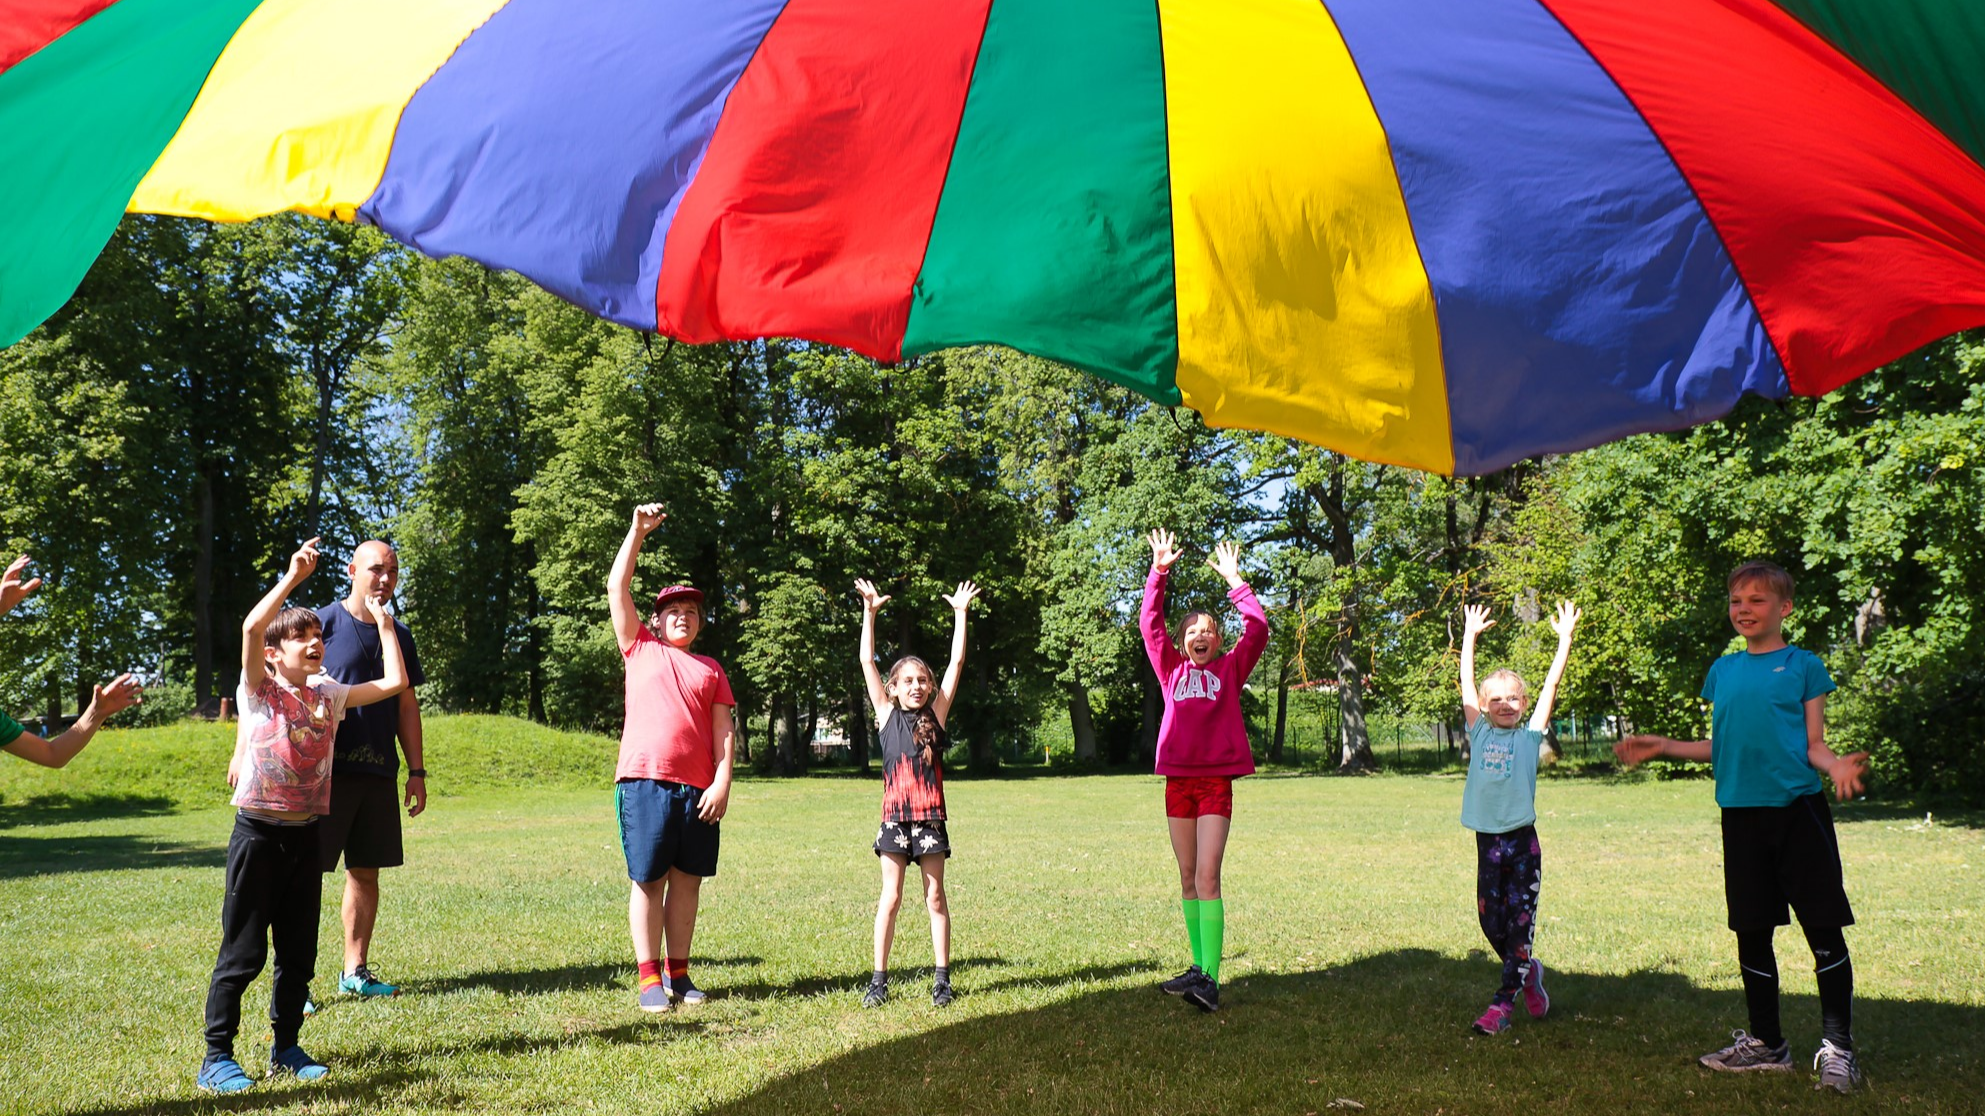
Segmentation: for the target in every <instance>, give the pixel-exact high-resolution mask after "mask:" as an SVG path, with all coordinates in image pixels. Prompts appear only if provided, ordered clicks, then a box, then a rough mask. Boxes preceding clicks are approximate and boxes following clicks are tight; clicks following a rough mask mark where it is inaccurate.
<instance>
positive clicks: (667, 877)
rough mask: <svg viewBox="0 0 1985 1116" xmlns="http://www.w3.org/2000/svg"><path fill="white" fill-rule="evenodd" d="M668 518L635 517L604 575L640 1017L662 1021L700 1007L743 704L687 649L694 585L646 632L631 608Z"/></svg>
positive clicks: (663, 606) (674, 589)
mask: <svg viewBox="0 0 1985 1116" xmlns="http://www.w3.org/2000/svg"><path fill="white" fill-rule="evenodd" d="M666 518H668V517H667V515H665V514H664V513H663V511H662V506H661V505H660V504H642V505H640V506H639V507H637V508H635V509H634V521H633V523H632V524H630V525H629V526H628V529H627V538H626V539H625V540H623V541H622V542H621V544H620V553H619V554H617V555H615V556H614V560H613V571H612V572H611V573H610V574H608V575H607V604H608V607H609V609H610V611H611V612H612V614H613V634H614V638H615V639H616V640H617V641H618V642H619V643H620V654H621V656H622V658H623V659H624V660H625V666H626V670H627V719H626V721H625V722H624V724H623V727H622V729H621V734H620V762H619V764H618V765H617V766H616V768H615V771H614V804H615V808H616V812H617V813H618V814H619V817H620V845H621V851H622V852H624V853H625V854H626V856H627V876H628V878H629V879H630V880H632V881H633V887H632V888H631V889H630V891H629V893H628V899H627V926H628V931H629V933H630V934H632V936H633V938H634V960H635V961H636V962H637V963H638V965H639V967H640V977H639V980H638V990H637V997H638V1001H639V1003H640V1005H641V1010H643V1011H667V1010H668V1009H669V1003H670V1001H671V1000H680V1001H682V1002H683V1003H684V1004H700V1003H702V1002H703V1000H704V995H703V992H702V990H701V989H699V988H697V987H696V985H695V984H693V983H691V982H690V979H689V942H690V938H691V937H692V936H693V935H694V934H695V932H696V903H697V899H698V897H699V896H700V895H701V892H702V886H703V880H704V878H705V877H708V876H714V875H716V874H717V838H718V832H717V823H718V822H719V821H720V820H722V818H723V816H724V810H725V808H726V807H727V806H728V805H729V801H730V794H731V748H732V735H731V708H732V707H733V706H735V705H736V704H737V699H736V698H734V697H732V696H731V683H730V679H729V678H727V677H726V676H725V674H724V668H723V667H721V666H719V665H717V661H716V660H715V659H712V658H710V657H708V656H705V655H697V654H693V653H691V652H690V650H689V645H690V644H691V643H693V642H695V640H696V635H697V632H699V631H700V630H701V629H702V627H703V594H702V593H701V592H699V591H697V590H696V589H694V588H691V587H690V586H687V585H674V586H670V587H669V588H667V589H664V590H662V591H661V592H660V593H659V594H657V595H656V597H655V604H654V607H653V608H652V609H650V610H649V614H648V617H647V620H646V621H645V622H644V621H643V620H642V618H641V615H640V613H639V611H638V610H637V608H636V605H635V603H634V592H633V588H632V585H633V581H634V561H635V559H636V558H637V557H639V555H640V553H641V544H642V542H644V541H645V540H646V539H647V537H648V535H649V533H650V532H652V531H654V530H655V528H657V527H659V526H661V525H662V520H664V519H666ZM664 943H666V944H667V947H668V949H667V952H666V953H664V952H663V949H662V946H663V945H664ZM665 958H666V960H667V961H668V971H667V973H666V975H665V974H664V973H663V971H662V961H663V959H665Z"/></svg>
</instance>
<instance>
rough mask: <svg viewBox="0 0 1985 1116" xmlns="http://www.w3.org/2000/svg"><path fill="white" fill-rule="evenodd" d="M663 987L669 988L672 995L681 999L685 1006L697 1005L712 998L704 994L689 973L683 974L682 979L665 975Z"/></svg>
mask: <svg viewBox="0 0 1985 1116" xmlns="http://www.w3.org/2000/svg"><path fill="white" fill-rule="evenodd" d="M662 987H663V988H666V989H668V990H669V995H670V996H672V997H674V998H675V999H678V1000H681V1001H682V1004H683V1006H684V1007H695V1006H696V1005H697V1004H700V1003H702V1002H703V1001H705V1000H707V999H709V998H710V997H709V996H707V995H705V994H704V992H703V990H702V989H701V988H698V987H696V985H695V983H694V982H692V981H691V980H690V979H689V974H688V973H684V974H682V979H681V980H677V979H675V978H674V977H670V976H665V977H663V978H662Z"/></svg>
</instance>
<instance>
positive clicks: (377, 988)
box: [338, 965, 400, 996]
mask: <svg viewBox="0 0 1985 1116" xmlns="http://www.w3.org/2000/svg"><path fill="white" fill-rule="evenodd" d="M338 991H340V992H343V993H345V994H346V995H350V996H397V995H399V994H400V988H399V986H398V985H396V984H387V983H386V982H385V981H383V980H380V979H379V978H378V977H376V976H374V975H372V966H370V965H360V966H359V967H358V968H356V969H353V970H352V971H351V972H348V973H345V974H343V975H341V976H340V977H338Z"/></svg>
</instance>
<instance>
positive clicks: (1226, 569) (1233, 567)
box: [1206, 541, 1241, 585]
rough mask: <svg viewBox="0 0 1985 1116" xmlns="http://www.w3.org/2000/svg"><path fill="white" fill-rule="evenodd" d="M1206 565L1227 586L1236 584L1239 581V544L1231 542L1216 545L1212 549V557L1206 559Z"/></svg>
mask: <svg viewBox="0 0 1985 1116" xmlns="http://www.w3.org/2000/svg"><path fill="white" fill-rule="evenodd" d="M1206 564H1207V565H1209V566H1212V567H1213V568H1214V570H1215V571H1217V572H1218V573H1219V574H1220V576H1221V577H1224V578H1226V579H1227V584H1229V585H1233V584H1236V583H1238V582H1239V581H1240V580H1241V544H1240V543H1237V542H1231V541H1230V542H1223V543H1220V544H1218V545H1217V546H1215V547H1214V548H1213V557H1211V558H1208V559H1207V560H1206Z"/></svg>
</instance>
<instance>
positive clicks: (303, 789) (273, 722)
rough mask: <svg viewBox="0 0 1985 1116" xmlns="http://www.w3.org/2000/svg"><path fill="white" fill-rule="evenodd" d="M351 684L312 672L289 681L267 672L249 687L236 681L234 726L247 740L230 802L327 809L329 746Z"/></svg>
mask: <svg viewBox="0 0 1985 1116" xmlns="http://www.w3.org/2000/svg"><path fill="white" fill-rule="evenodd" d="M350 691H351V687H349V686H347V685H345V684H344V683H342V682H335V681H332V680H331V679H330V678H329V677H328V676H326V675H322V674H317V675H312V676H311V678H310V681H308V682H306V683H305V684H303V685H302V686H290V685H287V684H285V683H283V682H282V681H280V680H279V679H277V677H276V676H275V675H274V674H273V673H271V674H268V675H265V676H264V677H263V679H262V684H261V685H260V686H259V687H257V688H256V689H255V690H254V691H253V692H250V691H249V690H248V688H247V687H245V686H236V687H235V689H234V700H235V702H236V704H237V705H239V706H240V708H241V726H240V728H239V729H238V730H237V731H238V732H239V733H240V734H241V735H242V737H243V738H244V739H246V740H247V742H248V747H247V748H246V749H245V750H244V751H243V753H242V757H241V778H240V780H239V782H237V783H236V784H235V788H234V799H233V802H234V804H235V805H236V806H245V807H247V808H249V809H251V810H273V811H278V812H281V813H295V814H328V813H330V812H331V748H332V744H333V742H334V741H335V740H336V738H337V733H338V722H339V721H340V720H342V719H343V718H344V715H345V695H346V694H348V693H349V692H350Z"/></svg>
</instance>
